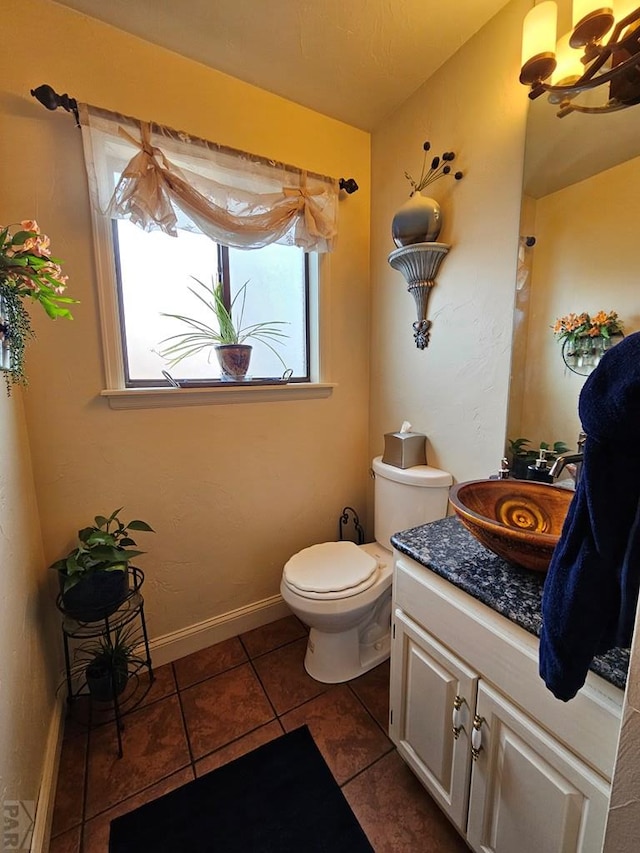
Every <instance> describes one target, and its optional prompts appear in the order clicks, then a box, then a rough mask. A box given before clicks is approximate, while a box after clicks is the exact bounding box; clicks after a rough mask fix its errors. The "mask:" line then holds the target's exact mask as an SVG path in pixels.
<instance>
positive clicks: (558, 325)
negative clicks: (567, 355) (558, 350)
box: [551, 311, 622, 344]
mask: <svg viewBox="0 0 640 853" xmlns="http://www.w3.org/2000/svg"><path fill="white" fill-rule="evenodd" d="M551 328H552V329H553V332H554V334H555V336H556V337H557V339H558V340H560V341H563V342H564V341H567V342H568V343H569V344H574V343H575V342H576V341H577V340H578V339H580V338H606V339H609V338H610V337H611V336H612V335H620V334H622V322H621V321H620V319H619V318H618V315H617V313H616V312H615V311H609V313H607V312H606V311H598V313H597V314H594V315H593V317H590V316H589V314H587V313H586V312H583V313H582V314H567V315H565V316H564V317H558V319H557V320H556V321H555V323H554V324H553V326H552V327H551Z"/></svg>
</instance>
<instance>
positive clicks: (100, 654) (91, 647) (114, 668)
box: [79, 625, 136, 702]
mask: <svg viewBox="0 0 640 853" xmlns="http://www.w3.org/2000/svg"><path fill="white" fill-rule="evenodd" d="M134 633H135V632H134V630H133V628H132V627H131V625H125V626H123V625H120V626H119V627H118V628H116V629H115V631H113V632H112V634H111V635H110V636H103V637H100V639H99V640H96V641H95V642H93V643H88V644H87V645H85V646H84V647H83V648H82V651H81V653H80V654H79V661H81V662H83V664H84V677H85V679H86V682H87V687H88V689H89V693H90V695H91V698H92V699H94V700H95V701H97V702H109V701H111V700H112V699H113V698H115V697H117V696H120V695H121V693H122V692H123V691H124V689H125V687H126V686H127V681H128V679H129V663H130V662H131V660H132V659H133V657H134V650H135V647H136V642H135V636H134Z"/></svg>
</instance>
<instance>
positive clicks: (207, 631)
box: [149, 595, 291, 666]
mask: <svg viewBox="0 0 640 853" xmlns="http://www.w3.org/2000/svg"><path fill="white" fill-rule="evenodd" d="M290 615H291V611H290V610H289V608H288V606H287V605H286V604H285V602H284V601H283V599H282V596H281V595H272V596H271V597H270V598H265V599H263V600H262V601H256V602H254V603H253V604H248V605H247V606H246V607H240V608H238V609H237V610H231V611H230V612H229V613H223V614H222V615H221V616H214V617H212V618H211V619H205V620H204V622H198V623H196V624H195V625H189V626H188V627H187V628H180V629H179V630H178V631H172V632H171V633H170V634H164V636H162V637H156V638H155V639H153V640H150V641H149V649H150V651H151V660H152V663H153V666H162V665H163V664H165V663H170V662H171V661H174V660H177V659H178V658H181V657H184V656H185V655H190V654H192V653H193V652H199V651H200V649H206V648H207V646H212V645H213V644H214V643H220V642H221V641H222V640H228V639H229V637H235V636H236V635H237V634H242V633H244V632H245V631H251V630H252V629H253V628H260V627H261V626H262V625H267V624H269V622H275V621H276V619H282V618H283V617H284V616H290Z"/></svg>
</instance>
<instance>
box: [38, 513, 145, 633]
mask: <svg viewBox="0 0 640 853" xmlns="http://www.w3.org/2000/svg"><path fill="white" fill-rule="evenodd" d="M122 509H123V508H122V507H120V508H119V509H116V510H114V511H113V512H112V513H111V515H110V516H108V517H105V516H103V515H97V516H96V517H95V519H94V524H93V525H92V526H90V527H83V528H82V529H81V530H79V531H78V540H79V544H78V545H77V546H76V547H75V548H74V549H73V550H72V551H70V552H69V553H68V554H67V556H66V557H62V558H61V559H60V560H56V561H55V563H52V565H51V568H52V569H55V570H56V571H57V572H58V575H59V581H60V594H61V597H62V607H63V609H64V611H65V613H67V614H68V615H69V616H71V617H72V618H73V619H77V620H78V621H80V622H94V621H96V620H97V619H102V618H104V617H105V616H108V615H109V614H111V613H113V612H114V611H115V610H117V608H118V607H119V606H120V604H121V603H122V602H123V601H124V599H125V598H126V596H127V593H128V589H129V572H128V568H129V562H130V560H132V559H133V558H134V557H137V556H138V555H140V554H144V551H138V550H136V549H135V545H136V543H135V541H134V540H133V539H132V538H131V536H130V533H129V531H130V530H143V531H147V532H150V533H153V532H154V531H153V528H152V527H150V526H149V524H147V522H146V521H140V519H134V520H133V521H129V522H128V523H127V524H125V523H123V522H122V521H121V520H120V518H119V516H118V513H120V512H121V511H122Z"/></svg>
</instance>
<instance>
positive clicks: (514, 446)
mask: <svg viewBox="0 0 640 853" xmlns="http://www.w3.org/2000/svg"><path fill="white" fill-rule="evenodd" d="M529 444H531V440H530V439H528V438H513V439H509V440H508V448H509V453H510V455H511V470H512V473H513V476H514V477H516V479H525V478H526V476H527V467H528V466H529V465H532V464H533V463H534V462H535V460H536V459H537V458H538V456H539V454H540V449H542V450H546V451H547V459H548V460H550V461H553V460H554V459H555V458H556V456H559V455H560V454H561V453H566V452H567V450H569V448H568V447H567V445H566V444H565V443H564V441H555V442H554V443H553V445H549V444H548V442H546V441H541V442H540V444H539V446H538V447H537V448H533V447H527V445H529Z"/></svg>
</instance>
